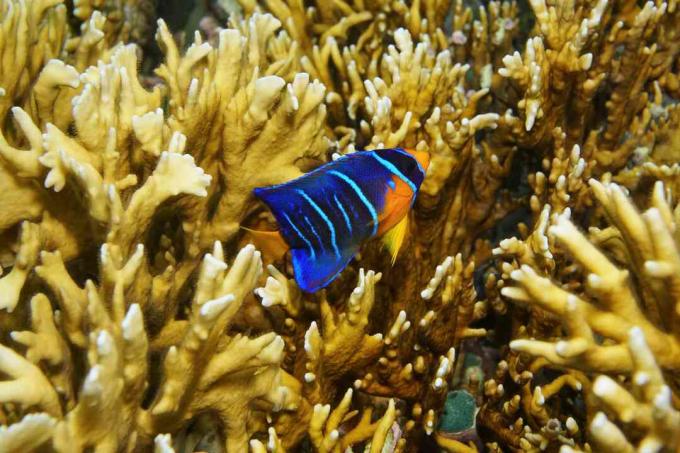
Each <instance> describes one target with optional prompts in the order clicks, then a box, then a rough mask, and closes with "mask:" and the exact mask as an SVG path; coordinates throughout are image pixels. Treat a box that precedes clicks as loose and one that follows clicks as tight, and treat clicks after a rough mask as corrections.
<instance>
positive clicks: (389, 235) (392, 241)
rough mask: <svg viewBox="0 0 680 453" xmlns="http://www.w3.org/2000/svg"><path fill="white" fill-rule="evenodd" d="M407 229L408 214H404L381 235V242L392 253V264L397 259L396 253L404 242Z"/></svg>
mask: <svg viewBox="0 0 680 453" xmlns="http://www.w3.org/2000/svg"><path fill="white" fill-rule="evenodd" d="M407 231H408V215H405V216H404V218H402V219H401V220H400V221H399V223H397V224H396V225H395V226H394V227H392V228H391V229H390V230H388V231H387V232H386V233H385V235H384V236H383V237H382V241H383V244H385V247H387V250H388V251H389V252H390V255H392V264H393V265H394V262H395V261H396V260H397V254H398V253H399V249H400V248H401V246H402V245H403V243H404V238H405V237H406V232H407Z"/></svg>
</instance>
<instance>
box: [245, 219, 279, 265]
mask: <svg viewBox="0 0 680 453" xmlns="http://www.w3.org/2000/svg"><path fill="white" fill-rule="evenodd" d="M241 229H242V230H245V231H246V234H247V235H248V237H249V239H250V241H251V242H252V243H253V245H254V246H255V248H257V249H258V250H260V251H261V252H262V253H264V254H265V255H266V256H268V257H270V258H271V259H272V260H273V261H279V260H281V259H283V256H284V255H285V254H286V252H287V251H288V250H289V249H290V247H289V246H288V244H286V241H285V240H284V239H283V237H282V236H281V232H279V231H260V230H251V229H250V228H246V227H243V226H242V227H241Z"/></svg>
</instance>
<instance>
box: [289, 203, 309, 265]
mask: <svg viewBox="0 0 680 453" xmlns="http://www.w3.org/2000/svg"><path fill="white" fill-rule="evenodd" d="M283 216H284V217H285V218H286V222H288V224H289V225H290V226H291V227H293V229H294V230H295V232H296V233H297V235H298V236H300V239H302V240H303V241H305V244H307V247H309V253H310V254H311V255H312V259H314V258H316V253H314V247H312V243H311V242H309V239H307V238H306V237H305V235H304V234H302V231H300V230H298V227H296V226H295V224H294V223H293V221H292V220H290V217H288V214H286V213H285V212H284V213H283Z"/></svg>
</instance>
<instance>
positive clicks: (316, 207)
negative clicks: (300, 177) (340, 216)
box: [295, 189, 340, 258]
mask: <svg viewBox="0 0 680 453" xmlns="http://www.w3.org/2000/svg"><path fill="white" fill-rule="evenodd" d="M295 191H296V192H297V193H299V194H300V195H302V198H304V199H305V200H307V202H308V203H309V204H310V205H312V208H314V210H315V211H316V212H317V214H319V215H320V216H321V218H322V219H323V221H324V222H326V225H328V230H329V231H330V232H331V245H332V246H333V250H334V251H335V255H336V256H337V257H338V258H340V250H338V244H337V240H336V238H335V227H334V226H333V222H331V220H330V219H329V218H328V216H327V215H326V213H324V212H323V211H322V210H321V208H320V207H319V205H318V204H316V203H315V202H314V200H312V199H311V198H309V195H307V194H306V193H305V191H304V190H302V189H295Z"/></svg>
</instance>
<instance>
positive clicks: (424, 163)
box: [404, 148, 430, 172]
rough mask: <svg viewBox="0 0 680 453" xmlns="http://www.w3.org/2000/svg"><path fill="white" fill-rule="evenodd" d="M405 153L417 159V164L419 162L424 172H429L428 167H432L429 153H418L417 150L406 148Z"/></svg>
mask: <svg viewBox="0 0 680 453" xmlns="http://www.w3.org/2000/svg"><path fill="white" fill-rule="evenodd" d="M404 151H406V152H407V153H409V154H410V155H412V156H413V157H414V158H415V159H416V162H418V163H419V164H420V166H421V168H422V169H423V171H425V172H426V171H427V167H429V166H430V153H429V152H427V151H418V150H416V149H410V148H404Z"/></svg>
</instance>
